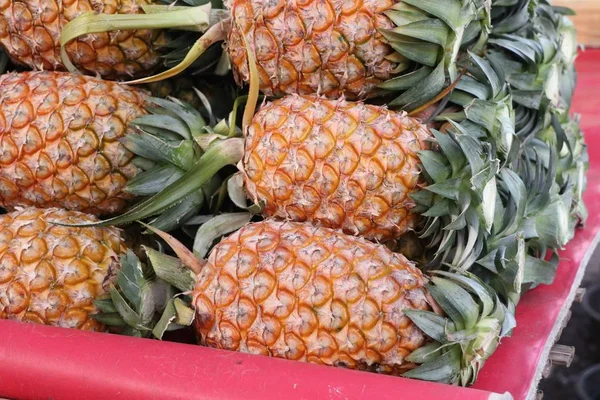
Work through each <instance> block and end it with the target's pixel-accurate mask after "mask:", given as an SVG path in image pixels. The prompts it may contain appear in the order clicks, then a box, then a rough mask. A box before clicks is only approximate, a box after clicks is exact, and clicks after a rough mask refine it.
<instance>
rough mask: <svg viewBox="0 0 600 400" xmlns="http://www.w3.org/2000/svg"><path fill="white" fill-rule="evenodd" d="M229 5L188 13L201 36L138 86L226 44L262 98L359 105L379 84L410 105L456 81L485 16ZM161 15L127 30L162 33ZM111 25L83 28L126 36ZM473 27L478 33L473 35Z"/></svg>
mask: <svg viewBox="0 0 600 400" xmlns="http://www.w3.org/2000/svg"><path fill="white" fill-rule="evenodd" d="M229 6H230V10H229V12H228V13H227V12H226V13H223V12H221V13H219V12H217V13H212V14H210V17H211V18H212V17H214V15H219V16H220V17H219V18H212V19H211V18H209V13H208V12H207V11H206V9H203V8H200V7H196V8H191V9H190V13H194V15H196V14H198V16H201V15H205V16H206V18H205V19H210V27H209V28H208V30H207V31H206V33H205V35H204V36H203V37H202V38H201V39H199V40H198V41H197V42H196V44H195V46H194V47H193V48H192V49H191V51H190V52H189V53H188V55H187V56H186V59H185V60H183V61H182V63H181V64H180V65H178V66H176V67H174V68H173V69H172V70H170V71H168V72H165V73H161V74H159V75H157V76H156V77H153V78H150V79H142V80H139V81H137V82H150V81H152V80H155V79H161V78H165V77H169V76H173V75H174V74H176V73H178V72H181V71H182V70H183V69H185V68H186V67H187V66H189V65H191V63H192V62H193V61H194V60H195V59H196V58H198V57H199V56H200V55H201V54H202V53H203V52H205V51H206V49H207V48H208V47H210V45H212V44H214V43H216V42H218V41H221V40H225V39H227V41H228V43H227V52H228V54H229V58H230V61H231V64H232V68H233V71H234V73H235V76H236V78H237V80H238V82H239V83H240V84H242V83H244V82H246V83H247V82H248V81H249V79H250V72H249V66H248V59H247V53H248V50H249V49H248V46H251V49H250V50H251V51H252V53H253V54H254V56H255V58H256V62H257V64H258V65H257V67H258V70H259V75H260V87H261V90H262V91H263V92H264V93H265V94H266V95H277V96H281V95H284V94H289V93H297V94H315V93H316V94H320V95H323V96H327V97H330V98H337V97H339V96H340V95H345V96H346V97H348V98H350V99H356V98H359V99H360V98H365V97H368V96H371V95H373V94H375V91H376V89H377V87H378V85H380V84H382V83H383V82H386V81H387V82H386V86H385V88H386V89H392V90H394V91H402V92H404V94H403V95H401V96H400V97H399V98H398V99H397V100H396V103H398V105H403V106H410V107H416V106H417V105H419V104H422V103H425V102H427V101H429V100H431V99H432V98H434V97H435V96H436V95H437V94H438V93H439V92H440V91H442V90H443V88H444V86H445V85H446V84H447V83H448V81H454V80H455V79H456V78H457V76H458V75H457V71H456V60H457V57H458V52H459V49H460V48H461V46H462V47H469V46H471V45H478V46H479V45H481V44H482V43H484V42H485V38H486V33H487V28H485V27H486V26H487V25H488V17H487V15H488V13H489V3H488V2H486V1H483V0H475V1H462V0H445V2H444V6H443V7H439V6H437V5H435V4H433V3H432V2H422V1H419V0H402V1H400V0H364V1H363V0H351V1H342V0H308V1H301V2H286V1H282V0H275V1H271V2H268V3H265V2H264V1H261V0H234V1H232V2H231V3H230V4H229ZM202 7H204V6H202ZM166 10H167V11H165V12H164V13H156V15H155V16H156V20H154V21H153V20H152V19H150V18H147V17H144V16H139V17H136V16H132V17H133V18H132V19H131V21H132V22H131V23H130V26H131V27H133V26H134V25H133V21H136V24H135V27H138V28H139V26H143V27H145V28H150V29H152V28H158V27H164V26H165V22H163V21H161V22H160V23H159V22H158V20H159V18H162V19H171V17H174V16H175V14H174V13H177V12H180V10H179V9H177V10H169V9H166ZM155 11H156V10H155ZM213 11H215V10H213ZM217 11H221V10H217ZM153 13H154V11H153ZM227 14H229V18H227ZM223 15H225V17H223ZM113 20H115V22H116V18H111V16H104V15H102V16H97V17H96V18H89V17H86V20H85V22H92V21H94V22H98V23H99V25H101V26H99V27H98V28H95V29H97V31H108V30H111V29H113V30H114V29H127V27H128V25H127V23H123V24H119V25H118V26H117V25H114V24H113V25H112V26H111V25H110V24H108V23H107V21H113ZM81 21H83V20H81ZM81 23H83V22H81ZM473 25H481V26H482V28H480V29H479V30H476V29H473V28H472V26H473ZM189 26H190V21H189V20H183V19H182V20H181V21H177V22H174V23H172V24H169V25H168V27H169V28H175V29H177V28H179V29H189ZM467 27H469V29H467ZM471 32H476V33H477V34H478V35H479V37H473V35H470V33H471ZM82 33H83V31H82ZM392 78H395V79H392Z"/></svg>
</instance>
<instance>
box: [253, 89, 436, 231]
mask: <svg viewBox="0 0 600 400" xmlns="http://www.w3.org/2000/svg"><path fill="white" fill-rule="evenodd" d="M431 139H433V135H432V134H431V132H429V131H428V130H427V128H426V127H425V126H423V125H422V124H421V123H419V122H418V121H417V120H415V119H413V118H410V117H408V116H407V115H406V113H403V112H395V111H390V110H388V109H386V108H384V107H378V106H371V105H367V104H363V103H351V102H346V101H343V100H327V99H324V98H317V97H310V96H293V95H292V96H286V97H284V98H282V99H279V100H275V101H273V102H271V103H268V104H266V105H265V106H264V107H262V108H261V109H260V111H259V112H258V113H256V115H255V116H254V118H253V120H252V125H250V127H249V129H248V134H247V137H246V143H245V152H244V158H243V171H244V178H245V179H244V181H245V187H246V191H247V193H248V196H249V197H250V199H252V200H253V201H254V202H255V203H259V202H264V209H263V213H264V214H265V215H267V216H274V217H278V218H284V219H291V220H295V221H313V222H318V223H320V224H322V225H324V226H327V227H331V228H338V229H339V228H341V229H343V230H344V231H345V232H347V233H351V234H359V235H361V236H364V237H367V238H370V239H379V240H386V239H390V238H396V237H398V236H400V235H401V234H403V233H405V232H407V231H409V230H411V229H413V228H415V224H416V221H417V215H416V214H412V213H411V210H412V209H413V208H414V207H415V202H414V201H413V200H412V199H411V197H410V195H411V193H413V192H414V191H416V190H417V189H418V186H419V183H423V180H422V179H421V166H420V161H419V151H421V150H425V149H426V148H427V147H428V145H427V140H431Z"/></svg>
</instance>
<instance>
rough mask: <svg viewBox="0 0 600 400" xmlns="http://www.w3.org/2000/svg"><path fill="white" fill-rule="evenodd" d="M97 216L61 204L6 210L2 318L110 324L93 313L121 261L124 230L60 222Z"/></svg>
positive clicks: (0, 259)
mask: <svg viewBox="0 0 600 400" xmlns="http://www.w3.org/2000/svg"><path fill="white" fill-rule="evenodd" d="M94 220H95V218H93V217H91V216H88V215H86V214H83V213H79V212H74V211H65V210H60V209H45V210H42V209H35V208H29V209H18V210H17V211H14V212H12V213H9V214H5V215H0V227H1V228H0V318H8V319H15V320H19V321H27V322H36V323H42V324H46V325H55V326H62V327H71V328H78V329H86V330H102V329H104V328H103V325H102V324H101V323H99V322H97V321H96V320H94V319H92V318H91V315H92V314H94V313H96V312H97V311H98V309H97V307H96V306H95V305H94V303H93V301H94V299H95V298H96V297H98V296H100V295H102V294H103V293H105V292H106V291H107V290H108V286H109V283H110V282H111V281H112V277H113V276H114V273H115V272H116V270H117V269H118V268H119V266H120V262H119V257H120V255H121V253H123V252H124V246H123V243H122V239H121V233H120V230H118V229H116V228H73V227H65V226H58V225H54V223H68V224H76V223H82V222H91V221H94Z"/></svg>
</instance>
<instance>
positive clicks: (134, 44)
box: [0, 0, 169, 78]
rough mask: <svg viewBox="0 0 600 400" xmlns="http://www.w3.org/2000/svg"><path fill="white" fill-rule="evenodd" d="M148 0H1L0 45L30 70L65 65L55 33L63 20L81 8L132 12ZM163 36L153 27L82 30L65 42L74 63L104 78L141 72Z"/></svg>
mask: <svg viewBox="0 0 600 400" xmlns="http://www.w3.org/2000/svg"><path fill="white" fill-rule="evenodd" d="M151 3H152V2H151V1H148V0H117V1H106V0H76V1H57V0H34V1H29V0H28V1H25V0H6V1H3V2H2V3H1V4H0V44H1V45H2V47H4V49H5V50H6V52H7V53H8V55H9V56H10V57H11V59H12V60H13V61H14V62H15V63H18V64H21V65H24V66H27V67H29V68H31V69H34V70H65V66H64V64H63V62H62V60H61V54H60V51H61V45H60V35H61V32H62V31H63V28H64V27H65V25H67V23H68V22H69V21H72V20H74V19H75V18H76V17H77V16H79V15H81V14H84V13H87V12H92V11H93V12H98V13H105V14H115V15H118V14H137V13H141V12H142V7H144V6H146V5H148V4H151ZM168 41H169V38H168V37H167V35H166V33H165V32H163V31H159V30H154V31H152V30H146V29H140V30H135V31H121V32H111V33H99V34H91V35H86V36H85V37H82V38H79V39H77V40H75V41H72V42H70V43H69V44H68V45H67V46H66V48H65V49H66V52H67V54H68V55H69V57H70V58H71V60H73V62H74V63H75V65H77V66H78V67H79V68H81V69H83V70H86V71H88V72H91V73H96V74H100V75H101V76H103V77H105V78H130V77H135V76H140V75H142V74H147V73H148V71H152V70H155V69H156V68H157V67H158V66H159V64H160V63H161V56H162V55H163V54H164V53H165V52H164V50H163V48H164V47H165V45H166V44H167V42H168Z"/></svg>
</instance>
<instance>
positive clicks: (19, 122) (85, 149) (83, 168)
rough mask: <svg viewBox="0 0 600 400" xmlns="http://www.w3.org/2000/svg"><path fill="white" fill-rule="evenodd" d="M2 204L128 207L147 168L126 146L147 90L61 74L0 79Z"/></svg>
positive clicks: (102, 209) (99, 210) (103, 210)
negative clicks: (132, 187) (131, 184)
mask: <svg viewBox="0 0 600 400" xmlns="http://www.w3.org/2000/svg"><path fill="white" fill-rule="evenodd" d="M0 93H2V94H1V95H0V206H2V207H6V208H9V209H10V208H13V207H15V206H36V207H43V208H48V207H61V208H65V209H70V210H78V211H83V212H86V213H94V214H110V213H114V212H117V211H120V210H122V209H123V208H124V207H125V205H126V203H127V201H128V200H130V199H132V198H133V196H132V195H131V194H128V193H125V192H123V189H124V188H125V186H126V185H127V181H128V180H129V179H131V178H132V177H134V176H136V175H137V174H139V172H141V170H140V169H139V168H138V167H136V166H135V165H134V163H133V162H132V159H133V154H132V153H130V152H129V151H128V150H127V149H126V148H125V147H124V146H123V145H122V144H121V143H120V139H122V138H123V137H124V136H125V135H126V134H127V133H128V132H131V131H132V129H131V128H129V127H128V125H129V123H130V122H131V121H132V120H133V119H134V118H136V117H139V116H142V115H144V114H146V111H145V109H144V108H143V107H144V102H145V101H146V99H147V98H148V96H147V95H146V93H145V92H143V91H140V90H136V89H132V88H128V87H125V86H121V85H118V84H115V83H112V82H106V81H101V80H98V79H94V78H90V77H85V76H81V75H75V74H69V73H60V72H22V73H10V74H5V75H2V76H0Z"/></svg>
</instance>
